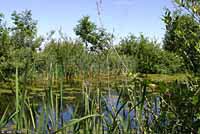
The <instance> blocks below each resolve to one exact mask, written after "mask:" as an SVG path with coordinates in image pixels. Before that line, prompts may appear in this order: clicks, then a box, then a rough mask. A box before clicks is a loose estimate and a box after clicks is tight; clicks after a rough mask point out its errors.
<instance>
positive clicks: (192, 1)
mask: <svg viewBox="0 0 200 134" xmlns="http://www.w3.org/2000/svg"><path fill="white" fill-rule="evenodd" d="M175 3H176V4H177V5H178V6H179V7H181V8H183V9H185V10H186V11H187V12H188V13H189V14H190V15H191V16H192V17H193V18H194V19H195V20H196V21H198V22H200V1H199V0H175Z"/></svg>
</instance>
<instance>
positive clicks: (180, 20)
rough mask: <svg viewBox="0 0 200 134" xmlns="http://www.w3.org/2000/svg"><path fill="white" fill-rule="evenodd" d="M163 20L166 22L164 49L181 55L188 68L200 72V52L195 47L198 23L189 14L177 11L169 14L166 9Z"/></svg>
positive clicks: (199, 33)
mask: <svg viewBox="0 0 200 134" xmlns="http://www.w3.org/2000/svg"><path fill="white" fill-rule="evenodd" d="M163 20H164V22H165V24H166V33H165V38H164V46H163V47H164V49H165V50H168V51H171V52H175V53H177V54H179V55H180V56H182V57H183V59H184V62H185V65H186V66H187V68H188V69H189V70H192V71H193V72H195V73H197V72H200V70H199V68H200V53H199V51H198V49H197V47H198V46H199V38H200V27H199V23H197V22H196V21H195V20H194V19H193V18H192V17H191V16H189V15H184V14H180V13H178V12H175V13H174V14H171V12H170V11H168V10H167V11H166V13H165V16H164V19H163Z"/></svg>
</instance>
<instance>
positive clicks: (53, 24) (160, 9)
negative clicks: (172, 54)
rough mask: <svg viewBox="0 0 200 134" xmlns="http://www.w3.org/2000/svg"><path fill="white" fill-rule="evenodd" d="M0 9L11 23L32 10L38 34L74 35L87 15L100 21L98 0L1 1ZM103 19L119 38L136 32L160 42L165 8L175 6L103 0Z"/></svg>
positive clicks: (164, 1)
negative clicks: (18, 14) (14, 16)
mask: <svg viewBox="0 0 200 134" xmlns="http://www.w3.org/2000/svg"><path fill="white" fill-rule="evenodd" d="M0 3H1V4H0V12H2V13H4V15H5V19H6V20H7V22H8V23H10V15H11V13H12V12H13V11H14V10H16V11H17V12H20V11H23V10H25V9H29V10H32V14H33V18H34V19H35V20H37V21H38V33H39V34H40V35H46V33H47V32H49V31H50V30H58V29H60V27H62V31H63V32H64V33H66V35H67V36H70V37H75V35H74V32H73V28H74V27H75V26H76V24H77V21H78V20H79V19H80V18H81V17H82V16H84V15H89V16H90V17H91V20H92V21H93V22H95V23H96V24H99V20H98V15H97V8H96V0H0ZM101 6H102V12H101V15H102V22H103V24H104V27H105V28H106V29H107V30H108V31H109V32H113V30H114V33H115V35H116V37H117V38H119V37H123V36H126V35H128V34H129V33H133V34H135V35H139V34H140V33H143V34H144V35H146V36H148V37H150V38H155V39H158V40H159V41H161V39H162V38H163V36H164V31H165V30H164V27H165V26H164V23H163V22H162V21H161V18H162V15H163V14H164V8H165V7H167V8H170V9H172V8H174V5H173V3H172V2H171V0H102V5H101Z"/></svg>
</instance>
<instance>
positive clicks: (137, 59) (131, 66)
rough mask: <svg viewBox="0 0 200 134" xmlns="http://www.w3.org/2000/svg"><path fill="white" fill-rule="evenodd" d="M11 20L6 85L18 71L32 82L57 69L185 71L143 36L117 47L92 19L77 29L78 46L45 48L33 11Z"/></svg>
mask: <svg viewBox="0 0 200 134" xmlns="http://www.w3.org/2000/svg"><path fill="white" fill-rule="evenodd" d="M11 19H12V21H13V24H14V25H13V26H12V27H9V26H8V25H7V24H6V23H5V22H4V21H3V15H1V19H0V29H1V31H0V62H1V64H0V78H1V80H10V79H11V78H12V77H13V75H14V74H15V69H16V68H19V72H20V75H22V76H23V78H24V79H27V80H28V79H33V78H34V73H33V72H35V73H36V72H37V73H40V74H41V73H42V74H44V73H45V72H46V71H47V70H48V69H49V68H50V67H54V68H57V67H58V66H61V68H63V71H64V73H65V76H66V77H68V76H69V77H72V76H77V75H91V74H97V73H103V74H108V73H107V72H109V74H120V73H123V72H125V71H126V72H127V71H130V72H141V73H165V74H166V73H170V74H171V73H179V72H182V71H183V70H184V69H185V68H184V64H183V59H184V56H183V55H179V56H178V55H177V54H175V53H173V52H176V51H172V52H168V51H165V50H163V49H162V48H161V47H160V45H159V44H158V43H156V41H151V40H150V39H148V38H147V37H144V36H143V35H141V36H139V37H135V36H134V35H130V36H127V37H124V38H122V39H121V41H120V42H119V44H118V45H112V44H111V42H112V39H113V35H111V34H109V33H108V32H107V31H106V30H105V29H103V28H100V27H98V26H97V25H95V23H93V22H92V21H91V20H90V18H89V17H88V16H86V17H83V18H82V19H81V20H80V21H79V22H78V24H77V26H76V27H75V29H74V31H75V33H76V35H77V36H79V38H80V40H79V41H78V40H68V39H66V38H63V36H61V37H62V38H60V39H49V40H48V41H46V42H43V40H44V39H42V38H41V37H38V36H37V23H36V21H35V20H34V19H32V14H31V11H24V12H22V13H17V12H14V13H13V14H12V17H11ZM167 35H168V34H166V37H168V36H167ZM170 37H171V36H170ZM167 41H168V38H166V39H165V44H164V46H168V45H166V42H167ZM178 41H179V40H178ZM42 43H43V44H44V47H43V48H41V44H42ZM174 43H179V42H174ZM188 49H189V48H188ZM167 50H168V49H167ZM182 57H183V58H182ZM58 68H59V67H58Z"/></svg>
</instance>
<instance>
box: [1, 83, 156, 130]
mask: <svg viewBox="0 0 200 134" xmlns="http://www.w3.org/2000/svg"><path fill="white" fill-rule="evenodd" d="M64 87H65V88H64V90H63V102H62V103H63V105H62V106H63V109H62V113H59V117H58V115H57V112H58V111H56V108H58V109H59V108H60V97H59V96H60V91H59V89H52V97H53V101H52V102H53V107H54V108H52V107H51V108H48V107H49V105H51V104H49V103H48V102H46V101H48V100H46V98H48V97H49V93H47V91H42V89H41V90H37V91H32V92H29V93H27V94H28V100H29V101H30V104H31V106H32V107H34V109H35V112H36V113H37V114H38V115H41V114H42V113H43V110H44V102H45V103H46V105H45V107H47V108H46V111H48V110H49V111H48V112H49V113H51V115H52V117H51V119H50V118H49V117H46V116H45V114H46V113H45V112H44V117H45V118H44V122H46V121H47V124H48V127H49V128H52V127H53V126H52V122H56V120H59V121H58V127H61V124H62V123H67V122H68V121H69V120H71V119H73V116H74V113H75V112H76V116H77V115H78V114H79V113H77V111H76V110H77V109H78V111H79V112H80V116H81V114H82V113H83V111H84V97H83V96H84V95H85V92H83V89H82V88H80V87H72V86H69V85H65V86H64ZM119 87H120V85H119ZM119 87H117V90H116V89H115V88H116V85H115V88H113V87H112V86H109V88H108V86H102V87H101V88H100V89H99V88H98V89H99V90H100V92H101V96H102V97H101V101H103V102H104V103H106V104H105V105H104V106H102V107H103V108H102V112H101V114H103V115H104V117H105V120H106V122H107V123H110V124H112V119H111V118H110V115H113V116H114V115H115V114H116V111H119V116H120V117H122V118H123V120H124V121H125V122H126V121H127V120H130V122H131V124H130V128H131V129H136V128H138V122H137V121H136V120H137V119H136V116H138V115H137V114H138V113H137V110H138V109H136V108H135V109H132V110H130V109H129V100H127V98H126V93H124V94H123V96H122V97H121V91H122V90H124V89H123V88H122V89H121V88H119ZM119 89H120V90H119ZM99 90H98V91H99ZM1 91H4V90H3V89H2V90H1ZM87 92H89V94H90V95H91V96H93V97H94V96H97V94H98V92H97V89H96V88H94V87H93V88H90V89H88V91H87ZM122 92H124V91H122ZM141 92H142V91H141ZM90 99H92V97H91V98H90V96H89V98H88V100H89V101H90ZM151 99H152V100H151V101H152V104H151V108H150V109H151V110H152V111H153V113H148V115H147V112H145V108H148V109H149V106H148V105H147V102H145V101H144V110H143V111H142V118H148V119H147V121H148V123H149V124H150V123H151V121H152V120H153V118H154V116H153V115H159V113H160V107H159V99H160V98H159V97H156V96H155V97H152V98H151ZM137 101H138V103H139V101H140V100H139V99H138V100H137ZM124 102H125V103H126V104H125V103H124ZM15 103H16V100H15V94H13V93H8V92H1V94H0V115H3V112H4V111H5V109H6V107H7V106H8V105H9V112H13V111H15ZM47 103H48V104H47ZM123 105H124V106H123ZM121 107H123V109H121V110H120V108H121ZM27 112H28V111H27ZM147 116H148V117H147ZM129 117H130V118H129ZM39 118H40V117H39V116H35V119H36V126H37V125H38V124H39V120H40V119H39ZM58 118H59V119H58ZM128 118H129V119H128ZM52 120H53V121H52ZM13 128H15V123H14V122H13V121H12V120H11V121H9V122H8V123H7V125H6V126H5V127H4V128H3V129H2V130H1V131H0V132H1V133H6V132H9V131H10V132H12V131H14V130H13ZM104 129H105V130H106V129H107V128H106V127H105V128H104ZM19 133H22V132H19Z"/></svg>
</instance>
